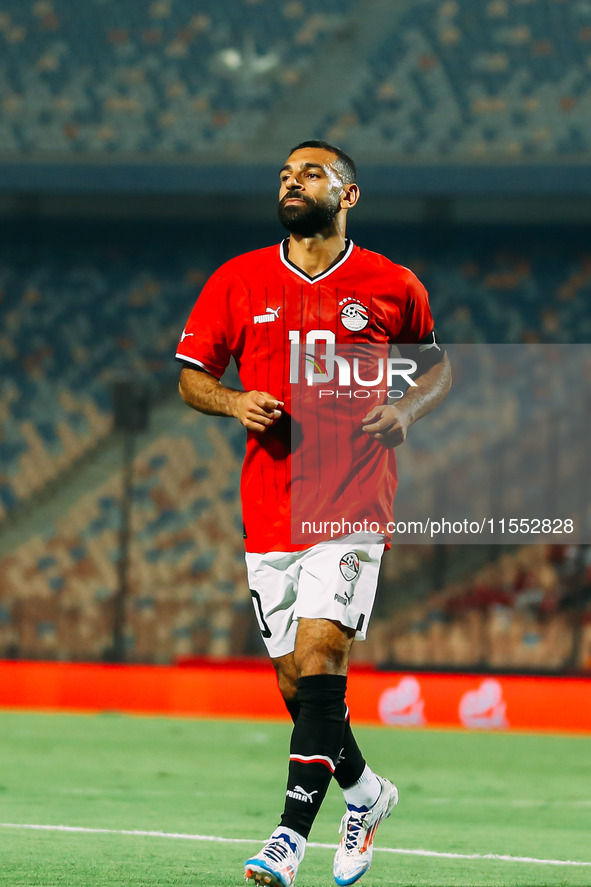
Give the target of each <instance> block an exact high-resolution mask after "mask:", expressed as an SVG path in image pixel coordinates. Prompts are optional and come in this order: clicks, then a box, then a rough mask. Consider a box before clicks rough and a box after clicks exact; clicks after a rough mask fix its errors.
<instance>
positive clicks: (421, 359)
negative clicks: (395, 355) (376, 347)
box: [398, 330, 445, 376]
mask: <svg viewBox="0 0 591 887" xmlns="http://www.w3.org/2000/svg"><path fill="white" fill-rule="evenodd" d="M398 350H399V351H400V356H401V357H406V358H408V359H410V360H414V361H415V363H416V365H417V372H418V374H419V376H420V375H422V373H426V372H427V370H430V369H431V367H432V366H435V364H436V363H440V362H441V361H442V360H443V357H444V355H445V346H444V345H443V343H442V342H441V341H440V339H439V336H438V335H437V333H436V331H435V330H432V331H431V332H430V333H428V334H427V335H426V336H425V337H424V338H423V339H421V340H420V341H419V342H416V343H413V344H412V345H398Z"/></svg>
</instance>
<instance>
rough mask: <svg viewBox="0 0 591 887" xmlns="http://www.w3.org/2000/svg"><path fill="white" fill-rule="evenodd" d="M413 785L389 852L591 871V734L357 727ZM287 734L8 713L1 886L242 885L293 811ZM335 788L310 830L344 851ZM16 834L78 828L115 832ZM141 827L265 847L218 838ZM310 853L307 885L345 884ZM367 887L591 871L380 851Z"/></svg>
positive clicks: (383, 838)
mask: <svg viewBox="0 0 591 887" xmlns="http://www.w3.org/2000/svg"><path fill="white" fill-rule="evenodd" d="M356 733H357V734H358V737H359V739H360V742H361V744H362V747H363V748H364V751H365V753H366V756H367V758H368V760H369V762H370V763H371V764H372V766H373V767H374V768H375V769H376V770H377V771H378V772H380V773H383V774H384V775H387V776H389V777H391V778H392V779H394V780H395V781H396V783H397V784H398V786H399V788H400V805H399V807H398V808H397V809H396V810H395V811H394V813H393V815H392V817H391V818H390V819H389V820H387V821H386V822H385V823H384V824H383V825H382V826H381V827H380V830H379V832H378V836H377V839H376V848H402V849H406V850H408V849H422V850H431V851H437V852H450V853H458V854H479V855H484V854H487V853H492V854H505V855H510V856H521V857H530V858H535V859H546V860H548V859H552V860H571V861H582V862H588V863H591V839H590V837H589V836H590V835H591V780H590V778H589V761H590V760H591V741H590V739H589V738H584V737H565V736H539V735H525V734H523V735H513V734H506V733H461V732H441V731H406V730H389V729H385V728H384V729H376V728H362V727H357V728H356ZM288 738H289V725H288V723H287V722H285V723H268V722H261V721H229V720H228V721H208V720H193V719H180V718H174V719H173V718H152V717H128V716H125V715H116V714H102V715H63V714H30V713H14V712H1V713H0V821H1V822H2V823H3V825H2V826H1V827H0V847H1V851H0V884H1V885H10V887H58V885H59V887H64V885H67V887H123V885H125V887H131V885H137V887H156V885H158V887H173V885H174V887H198V885H211V887H236V885H240V884H242V883H244V882H243V875H242V863H243V861H244V859H245V858H246V857H247V856H248V855H250V854H251V853H253V852H254V851H255V850H256V849H258V843H257V842H258V841H261V842H262V841H263V840H264V839H265V838H266V837H268V835H269V834H270V831H271V829H272V828H274V826H275V825H276V822H277V818H278V815H279V812H280V808H281V806H282V798H283V792H284V787H285V773H286V749H287V743H288ZM342 813H343V802H342V796H341V794H340V792H339V790H338V787H337V786H336V785H333V786H331V789H330V791H329V794H328V796H327V798H326V801H325V804H324V806H323V808H322V811H321V813H320V816H319V818H318V820H317V821H316V824H315V826H314V830H313V832H312V835H311V841H312V842H315V843H328V844H333V845H334V844H336V841H337V830H338V826H339V822H340V818H341V815H342ZM7 823H13V824H39V825H63V826H79V827H80V826H81V827H85V828H89V829H107V830H109V831H107V832H105V833H93V832H84V831H80V832H68V831H49V830H48V831H38V830H27V829H19V828H11V827H7V826H6V824H7ZM125 830H140V831H158V832H166V833H181V834H185V835H211V836H219V837H224V838H232V839H240V838H241V839H254V843H250V844H249V843H231V842H230V843H214V842H204V841H195V840H187V839H182V838H178V837H177V838H171V837H158V836H138V835H126V834H120V833H119V832H120V831H125ZM332 856H333V851H332V850H331V849H327V848H322V847H314V846H311V847H309V848H308V852H307V854H306V858H305V860H304V863H303V864H302V866H301V868H300V874H299V877H298V880H297V887H321V885H327V887H329V885H333V884H334V881H333V879H332ZM360 883H361V884H363V885H364V887H390V885H397V887H398V885H405V887H408V885H418V887H512V885H520V887H546V885H548V887H550V885H553V887H554V885H580V887H582V885H589V884H591V866H584V867H575V866H557V865H550V864H537V863H534V862H517V861H503V860H496V859H495V860H493V859H485V858H476V859H446V858H439V857H436V856H426V855H404V854H391V853H385V852H376V854H375V856H374V865H373V867H372V869H371V871H370V872H369V873H368V874H367V875H366V876H365V878H364V879H363V880H362V881H361V882H360Z"/></svg>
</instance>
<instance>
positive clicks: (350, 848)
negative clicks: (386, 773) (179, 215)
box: [333, 776, 398, 887]
mask: <svg viewBox="0 0 591 887" xmlns="http://www.w3.org/2000/svg"><path fill="white" fill-rule="evenodd" d="M378 779H379V780H380V783H381V785H382V791H381V792H380V796H379V798H378V799H377V801H376V802H375V804H374V805H373V806H372V807H370V808H369V809H368V808H367V807H353V806H351V807H347V812H346V813H345V815H344V816H343V818H342V820H341V827H340V829H339V834H341V833H342V835H343V836H342V838H341V843H340V844H339V846H338V849H337V852H336V853H335V858H334V867H333V872H334V879H335V881H336V882H337V884H338V885H339V887H348V885H349V884H355V882H356V881H358V880H359V878H361V877H362V876H363V875H364V874H365V873H366V872H367V871H369V868H370V866H371V859H372V856H373V839H374V835H375V833H376V830H377V827H378V826H379V824H380V822H382V820H384V819H387V818H388V816H389V815H390V813H391V812H392V809H393V808H394V807H395V806H396V804H397V803H398V789H397V788H396V786H395V785H392V783H391V782H389V781H388V780H387V779H384V778H383V777H382V776H378Z"/></svg>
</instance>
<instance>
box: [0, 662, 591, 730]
mask: <svg viewBox="0 0 591 887" xmlns="http://www.w3.org/2000/svg"><path fill="white" fill-rule="evenodd" d="M347 699H348V703H349V707H350V709H351V714H352V716H353V718H354V720H355V721H356V722H357V723H367V724H383V725H386V726H391V727H414V728H419V727H448V728H449V727H452V728H465V729H471V730H550V731H559V732H574V733H590V734H591V678H583V677H580V678H579V677H556V678H554V677H530V676H518V675H502V676H501V675H478V674H432V673H428V674H427V673H409V672H405V673H393V672H378V671H372V670H370V669H355V670H353V672H352V674H351V675H350V678H349V682H348V694H347ZM0 707H3V708H12V709H14V708H17V709H18V708H26V709H45V710H61V711H90V712H95V711H124V712H135V713H145V714H167V715H192V716H199V717H259V718H284V717H286V713H285V709H284V707H283V703H282V700H281V697H280V695H279V691H278V690H277V685H276V680H275V676H274V673H273V670H272V668H271V666H270V665H269V664H268V663H266V662H258V661H257V662H232V661H229V662H224V663H216V662H213V661H208V660H200V661H198V662H195V663H193V664H191V665H190V666H188V667H178V666H177V667H173V666H148V665H100V664H92V663H65V662H13V661H4V662H3V661H0Z"/></svg>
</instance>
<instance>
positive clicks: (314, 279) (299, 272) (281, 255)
mask: <svg viewBox="0 0 591 887" xmlns="http://www.w3.org/2000/svg"><path fill="white" fill-rule="evenodd" d="M284 243H285V240H282V241H281V243H280V244H279V258H280V259H281V261H282V262H283V264H284V265H285V267H286V268H289V270H290V271H293V273H294V274H297V275H298V277H301V278H302V280H305V281H306V283H318V281H319V280H324V279H325V278H326V277H329V275H331V274H332V272H333V271H336V270H337V268H340V267H341V265H343V264H344V263H345V262H346V261H347V259H348V258H349V256H350V255H351V253H352V252H353V247H354V246H355V244H354V243H353V241H352V240H350V241H349V245H348V246H347V248H346V249H345V254H344V256H343V258H342V259H340V260H339V261H338V262H337V263H336V265H331V267H330V268H327V269H326V271H323V272H322V273H321V274H317V275H316V277H310V276H309V275H308V274H306V272H305V271H302V270H301V269H300V268H298V267H297V265H294V264H293V263H292V262H290V261H289V259H286V258H285V255H284V252H283V244H284Z"/></svg>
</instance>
